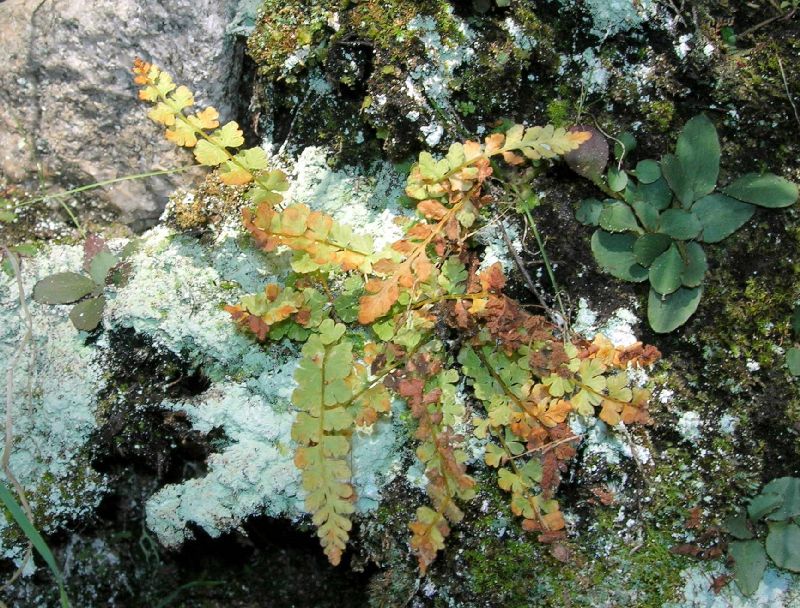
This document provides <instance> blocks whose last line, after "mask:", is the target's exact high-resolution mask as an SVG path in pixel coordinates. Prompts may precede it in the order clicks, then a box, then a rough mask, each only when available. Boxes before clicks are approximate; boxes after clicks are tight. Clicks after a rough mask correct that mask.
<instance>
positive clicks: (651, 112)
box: [645, 99, 675, 132]
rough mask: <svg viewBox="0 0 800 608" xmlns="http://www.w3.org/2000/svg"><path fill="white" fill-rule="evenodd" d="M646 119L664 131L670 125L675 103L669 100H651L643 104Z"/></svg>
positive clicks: (657, 128)
mask: <svg viewBox="0 0 800 608" xmlns="http://www.w3.org/2000/svg"><path fill="white" fill-rule="evenodd" d="M645 108H646V109H645V115H646V117H647V121H648V122H649V123H650V124H651V125H653V127H654V128H655V129H656V130H658V131H661V132H666V131H668V130H669V129H670V126H671V125H672V119H673V118H674V116H675V104H674V103H672V102H671V101H669V100H666V99H664V100H658V101H651V102H650V103H648V104H645Z"/></svg>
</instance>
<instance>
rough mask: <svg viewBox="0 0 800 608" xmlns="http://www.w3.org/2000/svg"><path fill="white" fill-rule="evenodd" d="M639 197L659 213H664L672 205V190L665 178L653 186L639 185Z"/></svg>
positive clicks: (658, 180)
mask: <svg viewBox="0 0 800 608" xmlns="http://www.w3.org/2000/svg"><path fill="white" fill-rule="evenodd" d="M638 191H639V196H641V198H642V200H643V201H645V202H647V203H649V204H650V205H652V206H653V207H655V208H656V209H658V210H659V211H663V210H664V209H666V208H667V207H669V206H670V203H672V190H670V187H669V184H667V180H665V179H664V178H663V177H662V178H661V179H657V180H656V181H654V182H653V183H652V184H639V188H638Z"/></svg>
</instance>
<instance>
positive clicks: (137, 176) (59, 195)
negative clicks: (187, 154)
mask: <svg viewBox="0 0 800 608" xmlns="http://www.w3.org/2000/svg"><path fill="white" fill-rule="evenodd" d="M196 167H197V165H186V166H183V167H176V168H174V169H164V170H162V171H148V172H147V173H137V174H135V175H124V176H123V177H116V178H114V179H107V180H104V181H102V182H95V183H93V184H87V185H85V186H80V187H78V188H72V189H71V190H64V191H63V192H56V193H55V194H43V195H42V196H37V197H35V198H32V199H28V200H27V201H23V202H21V203H20V204H19V205H17V207H28V206H30V205H33V204H35V203H39V202H41V201H44V200H47V199H57V198H63V197H65V196H70V195H71V194H78V193H79V192H85V191H87V190H94V189H95V188H102V187H103V186H110V185H111V184H116V183H118V182H124V181H128V180H132V179H143V178H146V177H154V176H157V175H168V174H170V173H180V172H182V171H187V170H189V169H194V168H196Z"/></svg>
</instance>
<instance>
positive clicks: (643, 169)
mask: <svg viewBox="0 0 800 608" xmlns="http://www.w3.org/2000/svg"><path fill="white" fill-rule="evenodd" d="M659 177H661V167H659V165H658V161H655V160H650V159H647V160H640V161H639V162H638V163H636V178H637V179H638V180H639V182H641V183H642V184H652V183H653V182H654V181H656V180H657V179H658V178H659Z"/></svg>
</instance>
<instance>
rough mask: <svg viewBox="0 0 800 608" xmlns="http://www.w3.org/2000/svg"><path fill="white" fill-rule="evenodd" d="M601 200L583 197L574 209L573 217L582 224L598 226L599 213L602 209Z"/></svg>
mask: <svg viewBox="0 0 800 608" xmlns="http://www.w3.org/2000/svg"><path fill="white" fill-rule="evenodd" d="M603 206H604V204H603V202H602V201H598V200H597V199H596V198H585V199H583V200H582V201H581V202H580V203H578V209H577V210H576V211H575V219H577V220H578V221H579V222H580V223H581V224H583V225H584V226H598V225H599V224H600V213H601V212H602V211H603Z"/></svg>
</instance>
